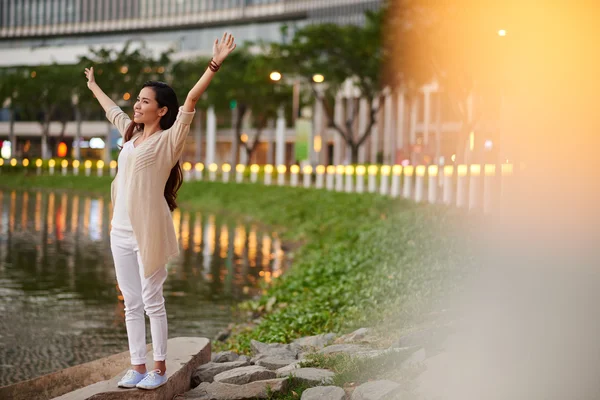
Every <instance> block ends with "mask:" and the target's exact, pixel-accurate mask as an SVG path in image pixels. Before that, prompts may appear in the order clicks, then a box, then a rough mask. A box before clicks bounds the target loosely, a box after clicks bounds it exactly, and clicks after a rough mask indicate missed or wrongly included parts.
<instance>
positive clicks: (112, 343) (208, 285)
mask: <svg viewBox="0 0 600 400" xmlns="http://www.w3.org/2000/svg"><path fill="white" fill-rule="evenodd" d="M111 218H112V207H111V205H110V201H107V200H105V199H104V198H100V197H90V196H79V195H75V194H67V193H59V192H17V191H10V192H8V191H4V192H3V191H0V313H1V315H2V318H0V385H4V384H8V383H13V382H16V381H20V380H23V379H28V378H31V377H34V376H38V375H41V374H45V373H48V372H52V371H54V370H57V369H60V368H65V367H68V366H71V365H75V364H79V363H82V362H87V361H90V360H93V359H96V358H99V357H103V356H106V355H109V354H113V353H115V352H119V351H124V350H126V349H127V337H126V334H125V324H124V307H123V298H122V296H121V295H120V291H119V288H118V285H117V283H116V278H115V273H114V267H113V261H112V256H111V253H110V243H109V237H110V236H109V235H110V220H111ZM173 221H174V225H175V228H176V234H177V238H178V240H179V243H180V249H181V252H180V255H179V256H178V257H177V258H176V259H175V260H173V261H172V263H171V264H170V265H169V266H168V273H169V278H168V279H167V281H166V283H165V289H164V292H165V299H166V302H167V312H168V319H169V336H170V337H175V336H189V335H194V336H207V337H213V336H214V335H215V334H216V333H217V332H218V331H219V330H221V329H223V328H224V327H225V326H227V325H228V324H229V323H230V322H231V320H232V311H231V306H232V305H233V304H234V303H236V302H237V301H240V300H242V299H244V298H246V297H247V296H248V295H250V294H253V293H254V292H257V291H258V284H259V282H260V281H266V282H270V281H271V279H272V278H273V277H276V276H279V275H280V274H281V271H282V266H283V261H284V257H283V251H282V249H281V243H280V240H279V239H278V237H277V235H276V234H272V233H270V232H265V231H263V230H261V229H259V228H258V227H257V226H256V225H254V224H246V223H240V222H236V221H232V220H230V219H225V218H223V217H220V216H216V215H212V214H203V213H200V212H188V211H185V210H184V211H181V210H176V211H175V212H174V213H173ZM149 333H150V330H149V329H147V335H148V341H149V340H150V336H149Z"/></svg>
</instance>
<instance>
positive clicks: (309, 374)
mask: <svg viewBox="0 0 600 400" xmlns="http://www.w3.org/2000/svg"><path fill="white" fill-rule="evenodd" d="M334 375H335V374H334V373H333V372H332V371H330V370H328V369H321V368H297V369H294V370H293V371H290V372H283V373H278V374H277V377H278V378H283V377H286V376H292V378H293V380H294V382H296V383H303V384H306V385H309V386H318V385H331V384H332V383H333V376H334Z"/></svg>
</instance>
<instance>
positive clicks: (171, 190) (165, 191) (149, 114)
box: [85, 33, 236, 389]
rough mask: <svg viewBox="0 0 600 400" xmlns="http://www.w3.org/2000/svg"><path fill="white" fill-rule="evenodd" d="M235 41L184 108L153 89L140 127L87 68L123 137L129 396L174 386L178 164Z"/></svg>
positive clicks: (121, 254) (117, 201)
mask: <svg viewBox="0 0 600 400" xmlns="http://www.w3.org/2000/svg"><path fill="white" fill-rule="evenodd" d="M235 47H236V45H235V43H234V38H233V36H231V35H230V34H227V33H225V34H224V35H223V38H222V40H221V42H219V40H218V39H217V40H215V43H214V45H213V58H212V59H211V62H210V64H209V66H208V68H207V69H206V71H205V72H204V74H203V75H202V77H201V78H200V80H199V81H198V82H197V83H196V85H194V87H193V88H192V89H191V90H190V92H189V93H188V95H187V98H186V99H185V103H184V104H183V106H182V107H181V108H180V107H179V103H178V102H177V96H176V95H175V92H174V91H173V89H172V88H171V87H169V86H168V85H167V84H165V83H162V82H154V81H150V82H146V84H144V86H143V88H142V90H141V91H140V94H139V96H138V98H137V101H136V103H135V105H134V106H133V111H134V114H133V122H132V121H131V120H130V119H129V117H128V116H127V114H125V113H124V112H123V111H122V110H121V109H120V108H119V107H118V106H117V105H116V104H115V103H114V102H113V101H112V100H111V99H110V98H109V97H108V96H107V95H106V94H105V93H104V92H103V91H102V89H100V87H99V86H98V84H97V83H96V81H95V79H94V68H93V67H91V68H89V69H88V68H86V69H85V75H86V77H87V80H88V82H87V85H88V88H89V89H90V90H91V91H92V92H93V93H94V95H95V96H96V98H97V99H98V101H99V102H100V105H101V106H102V108H104V110H105V111H106V116H107V118H108V120H109V121H110V122H112V123H113V124H114V125H115V126H116V127H117V128H118V130H119V132H120V133H121V135H122V136H123V142H124V144H123V148H122V149H121V152H120V154H119V158H118V168H119V170H118V171H119V172H118V173H117V176H116V177H115V179H114V181H113V183H112V185H111V199H112V203H113V209H114V212H113V219H112V221H111V224H112V229H111V233H110V238H111V250H112V253H113V258H114V263H115V270H116V275H117V282H118V283H119V287H120V289H121V292H122V293H123V298H124V302H125V325H126V326H127V337H128V340H129V351H130V354H131V365H132V367H131V369H130V370H129V371H127V373H126V374H125V376H124V377H123V378H122V379H121V380H120V381H119V383H118V386H119V387H124V388H134V387H138V388H141V389H155V388H157V387H159V386H162V385H164V384H165V383H166V382H167V376H166V374H165V371H166V363H165V359H166V355H167V315H166V312H165V304H164V298H163V294H162V292H163V283H164V282H165V279H166V277H167V271H166V267H165V265H166V263H167V261H168V259H169V258H170V257H172V256H174V255H176V254H177V253H178V252H179V248H178V245H177V240H176V237H175V229H174V227H173V220H172V218H171V213H170V212H171V211H173V210H174V209H175V208H176V207H177V204H176V203H175V198H176V196H177V190H178V189H179V187H180V186H181V182H182V173H181V167H180V165H179V161H178V160H179V158H180V157H181V154H182V153H183V148H184V144H185V140H186V137H187V135H188V133H189V130H190V123H191V122H192V119H193V118H194V114H195V110H194V108H195V106H196V102H197V101H198V99H200V96H202V93H204V91H205V90H206V88H207V87H208V85H209V83H210V81H211V80H212V78H213V76H214V74H215V72H216V71H218V69H219V68H220V66H221V63H222V62H223V61H224V60H225V58H226V57H227V56H228V55H229V54H230V53H231V52H232V51H233V50H234V49H235ZM144 310H145V311H146V314H148V317H149V318H150V330H151V334H152V346H153V352H154V370H152V371H150V372H146V332H145V321H144Z"/></svg>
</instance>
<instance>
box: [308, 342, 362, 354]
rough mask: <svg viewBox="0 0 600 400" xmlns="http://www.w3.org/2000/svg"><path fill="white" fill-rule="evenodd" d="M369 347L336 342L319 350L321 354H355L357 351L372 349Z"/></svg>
mask: <svg viewBox="0 0 600 400" xmlns="http://www.w3.org/2000/svg"><path fill="white" fill-rule="evenodd" d="M370 350H372V349H370V348H369V347H366V346H360V345H358V344H334V345H331V346H327V347H325V348H323V349H321V350H319V353H320V354H336V353H347V354H350V355H354V354H356V353H364V352H366V351H370Z"/></svg>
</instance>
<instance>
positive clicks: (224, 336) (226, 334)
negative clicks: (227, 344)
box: [215, 329, 231, 342]
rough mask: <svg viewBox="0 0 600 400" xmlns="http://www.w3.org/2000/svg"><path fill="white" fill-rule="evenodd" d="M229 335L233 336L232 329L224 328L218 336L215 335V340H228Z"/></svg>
mask: <svg viewBox="0 0 600 400" xmlns="http://www.w3.org/2000/svg"><path fill="white" fill-rule="evenodd" d="M229 336H231V330H229V329H225V330H222V331H221V332H219V333H218V334H217V336H216V337H215V340H216V341H217V342H224V341H226V340H227V338H228V337H229Z"/></svg>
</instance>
